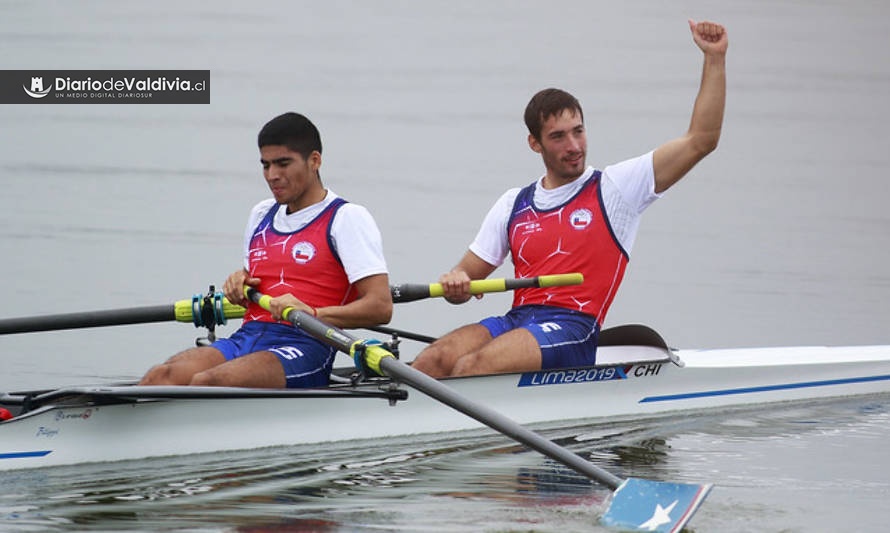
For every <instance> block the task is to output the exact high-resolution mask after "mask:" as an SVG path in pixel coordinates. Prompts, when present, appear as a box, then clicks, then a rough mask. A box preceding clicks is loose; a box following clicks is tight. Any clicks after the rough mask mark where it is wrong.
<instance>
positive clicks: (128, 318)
mask: <svg viewBox="0 0 890 533" xmlns="http://www.w3.org/2000/svg"><path fill="white" fill-rule="evenodd" d="M175 319H176V313H175V310H174V306H172V305H157V306H148V307H132V308H129V309H114V310H108V311H84V312H80V313H66V314H59V315H43V316H31V317H22V318H8V319H4V320H0V334H6V333H29V332H34V331H50V330H58V329H75V328H92V327H99V326H122V325H126V324H144V323H146V322H166V321H170V320H175Z"/></svg>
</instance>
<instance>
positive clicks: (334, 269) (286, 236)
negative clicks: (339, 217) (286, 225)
mask: <svg viewBox="0 0 890 533" xmlns="http://www.w3.org/2000/svg"><path fill="white" fill-rule="evenodd" d="M345 203H346V201H345V200H343V199H342V198H337V199H335V200H334V201H332V202H331V204H330V205H328V206H327V207H326V208H325V209H324V210H323V211H322V212H321V213H319V215H318V216H317V217H315V219H313V220H312V221H311V222H309V223H308V224H306V225H305V226H303V227H302V228H300V229H299V230H297V231H295V232H293V233H283V232H280V231H278V230H276V229H275V227H274V225H273V224H272V221H273V219H274V218H275V213H276V212H277V211H278V209H279V208H280V206H279V205H278V204H275V205H273V206H272V208H271V209H269V212H268V213H266V215H265V216H264V217H263V219H262V220H261V221H260V223H259V224H258V225H257V228H256V230H254V232H253V237H252V238H251V240H250V248H249V251H248V266H249V272H250V275H251V276H252V277H256V278H260V280H261V281H260V285H259V287H257V289H258V290H259V291H260V292H261V293H263V294H268V295H269V296H273V297H274V296H281V295H282V294H287V293H290V294H293V295H294V296H296V297H297V298H299V299H300V301H302V302H304V303H306V304H307V305H309V306H311V307H326V306H331V305H343V304H345V303H348V302H350V301H352V300H354V299H355V297H356V295H355V294H354V293H353V291H352V290H351V289H352V286H351V285H350V283H349V279H348V278H347V277H346V272H345V270H344V269H343V264H342V263H341V261H340V258H339V257H338V256H337V252H336V250H335V249H334V246H333V244H332V242H331V224H332V222H333V220H334V215H335V214H336V213H337V210H338V209H339V208H340V207H341V206H342V205H344V204H345ZM251 320H259V321H262V322H274V321H275V320H273V319H272V315H271V314H270V313H269V312H268V311H266V310H265V309H263V308H262V307H260V306H259V305H258V304H256V303H254V302H250V303H249V304H248V307H247V312H246V313H245V314H244V322H245V323H246V322H249V321H251Z"/></svg>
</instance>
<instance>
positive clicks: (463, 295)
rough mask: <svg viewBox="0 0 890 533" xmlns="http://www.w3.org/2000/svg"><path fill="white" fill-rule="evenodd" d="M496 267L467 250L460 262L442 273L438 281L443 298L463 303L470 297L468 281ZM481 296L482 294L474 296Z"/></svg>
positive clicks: (486, 274) (489, 273) (483, 277)
mask: <svg viewBox="0 0 890 533" xmlns="http://www.w3.org/2000/svg"><path fill="white" fill-rule="evenodd" d="M496 268H497V267H496V266H494V265H492V264H491V263H488V262H486V261H483V260H482V259H481V258H480V257H479V256H478V255H476V254H474V253H473V252H471V251H469V250H467V253H465V254H464V256H463V258H462V259H461V260H460V262H459V263H458V264H457V266H455V267H454V268H452V269H451V271H450V272H447V273H445V274H442V276H441V277H440V278H439V283H441V284H442V290H443V292H444V293H445V294H444V296H445V299H446V300H448V301H449V302H451V303H453V304H460V303H464V302H466V301H467V300H469V299H470V281H471V280H474V279H485V278H487V277H488V276H490V275H491V273H492V272H494V271H495V269H496ZM476 297H477V298H481V297H482V295H481V294H479V295H477V296H476Z"/></svg>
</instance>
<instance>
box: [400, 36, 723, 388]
mask: <svg viewBox="0 0 890 533" xmlns="http://www.w3.org/2000/svg"><path fill="white" fill-rule="evenodd" d="M689 28H690V30H691V32H692V38H693V41H694V42H695V44H696V45H698V47H699V48H700V49H701V51H702V52H703V53H704V67H703V72H702V78H701V85H700V88H699V92H698V96H697V98H696V100H695V105H694V108H693V111H692V120H691V122H690V125H689V129H688V131H687V132H686V134H684V135H683V136H681V137H678V138H676V139H673V140H671V141H668V142H667V143H665V144H663V145H661V146H659V147H658V148H656V149H655V150H653V151H650V152H648V153H646V154H644V155H642V156H639V157H636V158H634V159H629V160H627V161H623V162H620V163H617V164H614V165H610V166H606V167H605V168H604V169H603V170H602V171H600V170H595V169H594V168H593V167H588V166H587V164H586V156H587V136H586V131H585V126H584V114H583V111H582V110H581V105H580V104H579V103H578V100H577V99H575V97H574V96H572V95H571V94H569V93H567V92H565V91H562V90H560V89H545V90H542V91H540V92H538V93H537V94H535V95H534V96H533V97H532V99H531V101H530V102H529V104H528V106H527V107H526V110H525V123H526V125H527V127H528V131H529V135H528V144H529V147H530V148H531V149H532V150H533V151H535V152H536V153H538V154H541V158H542V160H543V162H544V167H545V173H544V175H543V176H542V177H541V178H539V179H538V180H537V181H535V182H534V183H532V184H531V185H529V186H527V187H525V188H515V189H510V190H509V191H507V192H506V193H505V194H504V195H503V196H501V197H500V199H498V200H497V202H496V203H495V204H494V206H493V207H492V208H491V210H490V211H489V212H488V215H487V216H486V217H485V219H484V221H483V222H482V227H481V228H480V230H479V232H478V234H477V235H476V238H475V240H474V241H473V242H472V244H470V247H469V250H468V251H467V252H466V254H465V255H464V257H463V258H462V259H461V260H460V262H459V263H458V264H457V266H455V267H454V268H453V269H452V270H451V271H450V272H448V273H446V274H444V275H442V277H441V278H440V280H439V281H440V282H441V284H442V286H443V288H444V293H445V297H446V299H448V301H450V302H452V303H463V302H466V301H467V300H469V299H470V292H469V285H470V280H477V279H484V278H486V277H488V276H489V275H490V274H491V273H492V272H494V270H495V269H496V268H497V267H498V266H500V265H501V264H502V263H503V261H504V260H505V259H506V257H507V256H508V255H509V256H510V257H511V259H512V261H513V265H514V269H515V272H516V277H518V278H519V277H523V278H524V277H531V276H537V275H540V274H545V273H547V274H550V273H560V272H580V273H582V274H583V275H584V283H583V284H582V285H579V286H576V287H555V288H530V289H520V290H517V291H516V292H515V293H514V298H513V307H512V309H510V311H509V312H507V313H506V315H503V316H495V317H489V318H486V319H484V320H482V321H481V322H479V323H476V324H470V325H466V326H463V327H461V328H458V329H456V330H454V331H452V332H451V333H448V334H447V335H445V336H443V337H441V338H440V339H439V340H438V341H436V342H435V343H433V344H431V345H430V346H428V347H427V348H426V349H425V350H423V351H422V352H421V353H420V354H419V355H418V356H417V358H416V359H415V360H414V366H415V368H417V369H419V370H422V371H423V372H426V373H427V374H429V375H431V376H434V377H444V376H461V375H471V374H487V373H498V372H523V371H534V370H540V369H550V368H565V367H580V366H589V365H593V364H594V363H595V360H596V347H597V338H598V335H599V331H600V327H601V326H602V323H603V320H604V318H605V316H606V313H607V311H608V309H609V306H610V305H611V303H612V301H613V299H614V298H615V293H616V291H617V290H618V286H619V284H620V283H621V280H622V277H623V275H624V270H625V267H626V265H627V261H628V258H629V253H630V250H631V248H632V247H633V243H634V239H635V237H636V233H637V228H638V227H639V222H640V215H641V213H642V212H643V211H644V210H645V209H646V207H648V206H649V205H650V204H651V203H652V202H653V201H655V200H656V199H657V198H659V197H661V195H662V193H664V191H666V190H667V189H668V188H670V187H671V186H672V185H674V184H675V183H677V181H679V180H680V179H681V178H682V177H683V176H685V175H686V173H687V172H689V171H690V170H691V169H692V167H693V166H695V164H696V163H698V162H699V161H700V160H701V159H702V158H704V157H705V156H706V155H707V154H708V153H710V152H711V151H713V150H714V149H715V148H716V147H717V142H718V140H719V138H720V130H721V127H722V124H723V110H724V103H725V100H726V68H725V57H726V49H727V44H728V37H727V33H726V30H725V29H724V27H723V26H721V25H720V24H715V23H713V22H695V21H692V20H690V21H689Z"/></svg>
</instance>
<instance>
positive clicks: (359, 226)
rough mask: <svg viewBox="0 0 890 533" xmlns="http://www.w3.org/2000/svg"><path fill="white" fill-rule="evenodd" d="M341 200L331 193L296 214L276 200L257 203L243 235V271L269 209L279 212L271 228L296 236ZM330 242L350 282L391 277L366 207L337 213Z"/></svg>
mask: <svg viewBox="0 0 890 533" xmlns="http://www.w3.org/2000/svg"><path fill="white" fill-rule="evenodd" d="M337 198H339V197H338V196H337V194H336V193H335V192H334V191H331V190H328V191H327V195H325V198H324V200H322V201H321V202H319V203H317V204H314V205H310V206H309V207H306V208H304V209H301V210H299V211H297V212H296V213H291V214H290V215H288V214H287V206H285V205H280V204H278V203H276V202H275V199H274V198H268V199H266V200H263V201H262V202H260V203H258V204H256V205H255V206H254V207H253V209H252V210H251V211H250V216H249V217H248V219H247V229H246V230H245V232H244V268H246V269H247V268H249V265H248V260H247V259H248V250H249V249H250V240H251V238H252V237H253V232H254V231H256V228H257V226H258V225H259V223H260V221H262V220H263V217H264V216H266V213H268V212H269V209H272V208H276V207H277V209H278V211H277V212H276V213H275V216H274V217H273V219H272V227H274V228H275V229H276V230H277V231H280V232H282V233H293V232H295V231H297V230H299V229H301V228H303V227H304V226H305V225H306V224H308V223H310V222H312V220H314V219H315V217H317V216H318V215H319V214H320V213H321V212H322V211H324V209H325V208H326V207H327V206H328V205H330V203H331V202H333V201H334V200H335V199H337ZM331 240H332V241H333V244H334V249H335V250H336V251H337V255H339V256H340V261H342V262H343V269H344V270H345V271H346V277H347V278H348V279H349V283H355V282H356V281H358V280H360V279H363V278H366V277H368V276H373V275H375V274H388V273H389V272H388V270H387V268H386V260H385V259H384V257H383V239H382V237H381V236H380V230H379V229H378V228H377V223H376V222H375V221H374V217H372V216H371V213H370V212H369V211H368V210H367V209H366V208H365V207H363V206H361V205H358V204H353V203H346V204H344V205H343V206H341V207H340V209H338V210H337V213H336V214H335V215H334V220H333V221H332V223H331Z"/></svg>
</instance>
